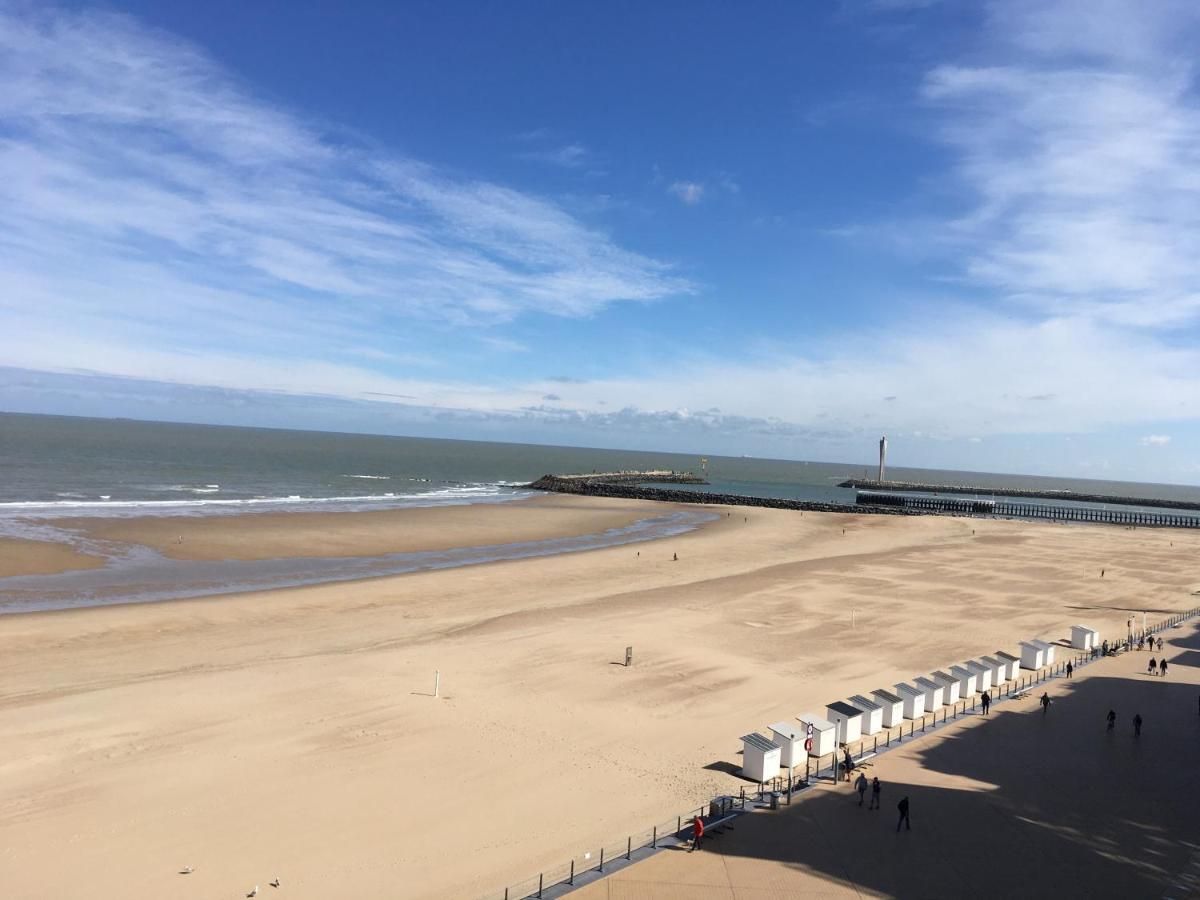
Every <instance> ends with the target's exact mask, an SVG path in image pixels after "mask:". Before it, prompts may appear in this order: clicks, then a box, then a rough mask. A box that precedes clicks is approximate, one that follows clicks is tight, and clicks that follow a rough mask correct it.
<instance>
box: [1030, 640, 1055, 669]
mask: <svg viewBox="0 0 1200 900" xmlns="http://www.w3.org/2000/svg"><path fill="white" fill-rule="evenodd" d="M1029 643H1031V644H1033V646H1035V647H1037V648H1038V649H1039V650H1041V651H1042V653H1043V654H1045V662H1044V663H1043V665H1047V666H1052V665H1054V649H1055V647H1054V645H1053V644H1048V643H1046V642H1045V641H1042V640H1038V639H1037V638H1034V639H1033V640H1032V641H1030V642H1029Z"/></svg>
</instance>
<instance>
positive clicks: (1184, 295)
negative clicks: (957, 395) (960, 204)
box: [924, 0, 1200, 327]
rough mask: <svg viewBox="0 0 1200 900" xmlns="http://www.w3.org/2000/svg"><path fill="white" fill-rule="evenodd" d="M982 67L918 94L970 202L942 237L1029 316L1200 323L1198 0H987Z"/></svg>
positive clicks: (946, 77)
mask: <svg viewBox="0 0 1200 900" xmlns="http://www.w3.org/2000/svg"><path fill="white" fill-rule="evenodd" d="M988 9H989V11H990V17H989V30H988V32H987V34H988V37H989V38H990V39H991V44H990V46H988V49H987V51H985V52H984V53H982V54H981V55H983V56H986V57H987V59H988V63H987V64H986V65H979V64H948V65H943V66H940V67H937V68H935V69H934V70H932V71H931V72H930V73H929V75H928V78H927V79H926V82H925V85H924V96H925V98H926V100H927V101H928V102H929V103H930V104H931V105H932V106H933V108H934V109H936V110H938V111H940V112H943V113H945V118H944V120H943V124H942V126H941V128H940V131H939V134H940V136H941V138H942V139H943V140H944V141H945V142H946V143H947V144H948V145H949V146H950V147H951V148H952V149H953V150H954V151H956V152H957V153H958V154H959V155H960V163H959V165H958V167H957V173H958V175H959V177H960V179H961V182H962V185H963V186H964V187H965V188H966V189H967V191H968V192H969V195H973V196H974V197H975V198H976V201H977V202H976V204H975V206H974V208H973V209H972V210H971V211H970V213H969V214H968V215H966V216H964V217H962V218H960V219H959V220H958V221H956V222H954V223H953V225H952V226H951V227H950V228H949V229H948V230H946V231H945V232H944V233H943V235H942V237H943V239H945V240H947V241H948V242H950V245H951V246H952V247H953V248H954V250H955V252H956V253H958V254H962V255H963V256H964V257H965V260H966V263H965V265H966V271H967V274H968V275H969V276H971V277H972V278H973V279H974V280H976V281H978V282H981V283H984V284H987V285H991V286H995V287H997V288H999V289H1000V290H1001V291H1003V292H1004V293H1006V294H1007V295H1008V296H1009V297H1010V298H1011V299H1013V300H1016V301H1019V302H1021V303H1022V304H1024V305H1026V306H1027V307H1028V308H1030V309H1033V310H1036V311H1039V312H1041V313H1045V314H1051V315H1086V316H1090V317H1095V318H1099V319H1105V320H1108V321H1111V322H1114V323H1118V324H1121V325H1128V326H1134V327H1179V326H1182V325H1186V324H1189V323H1191V322H1194V321H1196V320H1197V319H1198V318H1200V174H1198V173H1200V105H1198V104H1197V100H1196V94H1195V90H1194V88H1195V72H1194V67H1193V62H1192V58H1193V53H1192V49H1191V45H1190V44H1189V43H1188V42H1186V41H1181V40H1180V36H1181V35H1184V34H1189V33H1190V34H1191V35H1192V36H1193V37H1195V36H1196V30H1195V29H1196V25H1197V24H1198V23H1200V18H1198V15H1197V9H1198V8H1197V7H1195V6H1194V5H1192V6H1191V7H1190V8H1189V7H1185V6H1183V5H1180V4H1174V3H1163V4H1149V5H1136V4H1128V3H1120V2H1100V3H1095V2H1087V3H1082V2H1060V3H1044V2H1040V0H1039V2H1027V0H1011V2H1009V0H1006V2H1003V3H993V4H991V5H990V6H989V7H988Z"/></svg>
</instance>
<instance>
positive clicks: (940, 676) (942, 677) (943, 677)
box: [933, 669, 958, 682]
mask: <svg viewBox="0 0 1200 900" xmlns="http://www.w3.org/2000/svg"><path fill="white" fill-rule="evenodd" d="M933 680H934V681H953V682H957V681H958V679H957V678H955V677H953V676H952V675H948V674H947V673H945V672H943V671H942V670H941V669H938V670H937V671H936V672H934V673H933Z"/></svg>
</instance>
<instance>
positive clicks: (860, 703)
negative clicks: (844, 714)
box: [850, 694, 883, 709]
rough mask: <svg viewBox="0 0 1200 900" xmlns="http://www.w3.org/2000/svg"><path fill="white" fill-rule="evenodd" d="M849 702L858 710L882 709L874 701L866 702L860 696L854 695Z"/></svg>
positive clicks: (864, 698)
mask: <svg viewBox="0 0 1200 900" xmlns="http://www.w3.org/2000/svg"><path fill="white" fill-rule="evenodd" d="M850 702H851V703H853V704H854V705H855V706H857V707H859V708H860V709H883V707H882V706H880V705H879V704H878V703H876V702H875V701H874V700H868V699H867V698H866V697H864V696H863V695H862V694H855V695H854V696H853V697H851V698H850Z"/></svg>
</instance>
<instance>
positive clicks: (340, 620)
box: [0, 497, 1200, 898]
mask: <svg viewBox="0 0 1200 900" xmlns="http://www.w3.org/2000/svg"><path fill="white" fill-rule="evenodd" d="M662 509H663V507H661V506H657V505H653V504H648V503H638V502H630V501H617V502H612V501H602V500H594V499H585V498H576V497H556V498H547V499H546V500H537V501H533V502H522V503H512V504H506V505H499V506H494V507H461V508H457V509H453V510H411V511H405V512H406V514H407V515H406V516H405V520H404V521H405V525H404V527H403V528H400V527H398V526H397V525H396V524H395V523H394V522H392V521H389V520H387V519H385V518H383V517H378V518H375V519H372V518H369V517H370V516H372V515H373V514H347V515H352V516H358V518H353V519H351V518H345V519H342V518H339V519H338V520H336V521H338V522H339V524H338V525H337V526H336V527H335V526H334V525H333V522H334V521H335V520H333V519H331V518H330V517H328V516H323V517H321V518H320V520H319V521H312V522H303V521H302V520H301V519H296V520H294V521H295V523H296V524H295V526H294V528H293V525H292V524H290V521H291V520H283V521H271V522H268V521H267V519H268V518H269V517H261V520H260V518H259V517H244V518H243V519H242V520H241V521H239V522H237V524H236V527H235V528H233V529H231V530H230V529H229V527H228V523H226V524H225V525H222V526H221V527H220V528H218V526H215V525H213V526H208V525H205V526H204V527H202V528H200V529H195V528H194V527H193V526H194V524H195V521H197V520H192V524H191V525H190V526H189V531H188V532H187V533H186V534H185V541H184V543H183V544H182V545H179V544H178V543H177V544H176V546H177V547H181V548H183V549H182V550H180V551H178V552H186V553H189V554H191V553H195V554H201V555H202V557H201V558H225V557H224V555H225V554H231V553H236V552H240V553H245V554H252V555H251V556H249V557H245V558H261V557H260V556H254V555H253V554H270V555H278V554H293V553H294V554H305V553H311V550H312V548H313V547H316V546H321V547H325V548H329V547H338V548H341V549H339V550H338V551H337V552H349V550H348V549H347V548H355V547H357V548H363V547H366V546H371V547H378V546H407V547H434V546H460V545H463V544H465V543H471V542H477V541H491V540H492V538H491V537H489V535H495V534H500V535H508V536H509V537H507V538H504V539H508V540H520V539H523V538H521V537H519V535H527V536H528V535H543V534H546V533H548V530H554V533H559V534H570V533H574V534H582V533H590V532H591V531H593V530H595V529H596V528H598V527H613V526H612V525H604V526H602V525H600V524H599V523H602V522H609V523H619V522H628V521H630V520H632V519H635V518H637V517H640V516H648V515H656V514H659V513H661V512H662ZM714 511H715V512H717V513H718V514H719V515H720V516H721V518H720V519H719V520H718V521H716V522H714V523H713V524H711V525H707V526H704V527H702V528H700V529H699V530H697V531H695V532H692V533H690V534H687V535H684V536H680V537H673V538H667V539H663V540H659V541H655V542H650V543H642V544H638V545H631V546H626V547H615V548H610V549H603V550H596V551H591V552H585V553H575V554H565V555H561V556H554V557H548V558H543V559H533V560H521V561H510V562H502V563H493V564H488V565H481V566H471V567H465V568H461V569H454V570H446V571H438V572H423V573H415V574H411V575H404V576H397V577H390V578H381V579H373V580H371V581H367V582H360V583H353V584H337V585H328V586H315V587H307V588H297V589H290V590H279V591H271V592H260V593H255V594H251V595H243V596H236V595H235V596H225V597H218V598H209V599H203V600H193V601H178V602H169V603H159V604H146V605H139V606H122V607H109V608H103V609H82V610H71V611H65V612H57V613H37V614H27V615H14V616H3V617H0V678H2V679H3V680H2V683H3V689H2V690H0V733H3V734H4V735H5V738H6V740H5V746H6V749H7V751H8V752H7V753H6V754H5V755H4V758H3V760H2V761H0V775H2V776H3V777H2V778H0V884H3V885H4V892H5V896H6V897H19V898H33V897H38V898H44V897H78V896H85V895H86V896H89V897H96V898H107V897H114V898H115V897H129V896H149V895H154V894H158V895H163V894H165V895H169V896H177V897H185V898H186V897H193V896H194V897H238V896H244V895H245V893H246V892H247V891H248V890H249V889H250V888H251V887H253V886H254V885H256V884H257V885H260V896H261V892H262V891H263V890H269V889H268V888H267V886H266V885H267V882H269V881H270V880H271V879H272V878H274V877H275V876H278V877H279V878H280V879H281V880H282V882H283V885H284V888H281V889H280V895H281V896H282V891H283V890H284V889H286V891H287V893H288V895H290V896H296V897H312V898H327V897H331V896H347V895H351V894H354V895H356V896H362V897H385V896H386V897H475V896H481V895H484V894H489V893H495V894H497V895H499V894H502V891H503V887H504V885H505V884H508V883H515V882H516V881H518V880H521V879H524V878H527V877H528V876H529V875H531V874H534V873H536V872H537V871H538V870H539V868H542V867H546V866H550V865H555V864H558V863H559V862H560V861H562V860H565V859H567V858H569V857H570V856H571V855H573V854H577V853H579V852H581V851H582V850H584V849H586V848H588V847H593V846H599V845H600V844H601V843H603V842H610V841H612V840H613V838H614V836H620V835H624V834H627V833H629V832H630V831H631V830H635V829H638V828H640V827H642V826H644V825H647V824H649V823H652V822H656V821H659V820H660V819H662V818H663V817H664V816H666V815H672V814H674V813H675V812H676V811H680V810H683V809H686V808H688V807H690V806H694V805H698V804H699V803H701V802H703V801H705V800H706V799H707V798H708V797H709V796H711V795H712V794H715V793H717V792H719V791H721V790H728V789H730V788H733V789H734V790H735V792H736V787H737V786H738V785H740V784H741V782H739V781H738V780H737V779H736V778H734V777H733V776H731V775H729V774H726V773H725V772H723V771H721V770H720V767H719V766H718V767H716V768H705V767H706V766H710V765H712V764H714V763H724V764H729V763H734V764H736V762H737V759H738V757H737V756H736V753H737V751H738V750H739V749H740V745H739V742H738V741H737V738H738V736H739V735H741V734H743V733H745V732H746V731H749V730H753V729H756V728H762V727H763V726H764V725H766V724H767V723H768V722H771V721H776V720H778V719H779V718H785V717H790V716H793V715H796V714H798V713H800V712H803V711H806V710H810V709H814V710H815V709H819V708H820V707H823V705H824V704H825V703H826V702H827V701H829V700H832V699H836V698H839V697H843V696H845V695H847V694H849V693H853V692H858V691H862V690H869V689H872V688H875V687H879V686H883V685H885V684H891V683H892V682H894V681H896V680H899V679H901V678H908V677H911V676H912V675H914V674H916V673H919V672H928V671H930V670H932V669H933V668H937V667H940V666H943V665H947V664H950V663H953V662H957V661H960V660H962V659H965V658H966V657H967V656H973V655H978V654H980V653H983V652H990V651H992V650H995V649H996V648H998V647H1006V646H1012V645H1015V642H1016V641H1017V640H1018V639H1023V638H1027V637H1030V636H1033V635H1043V636H1046V637H1047V638H1055V637H1059V636H1061V635H1062V634H1063V633H1064V632H1065V630H1066V628H1067V626H1069V625H1070V624H1071V623H1074V622H1076V621H1084V622H1087V623H1089V624H1091V625H1092V626H1094V627H1096V628H1099V629H1100V630H1101V631H1103V632H1107V633H1109V634H1116V633H1118V632H1123V631H1124V629H1125V621H1126V619H1127V617H1128V615H1129V614H1130V612H1131V611H1136V612H1138V613H1139V614H1140V612H1141V611H1142V610H1147V611H1149V614H1150V617H1151V619H1153V618H1154V617H1156V616H1157V617H1162V616H1165V615H1166V614H1168V613H1169V612H1172V611H1176V610H1181V609H1184V608H1187V607H1190V606H1192V605H1194V603H1195V600H1194V598H1193V597H1191V596H1190V593H1191V592H1192V591H1193V590H1195V589H1196V588H1197V587H1198V585H1197V580H1198V579H1197V576H1196V574H1195V570H1194V568H1193V566H1192V561H1193V560H1194V559H1195V554H1196V551H1197V549H1200V534H1193V533H1188V532H1181V531H1167V530H1148V529H1147V530H1142V529H1139V530H1127V529H1122V528H1111V527H1094V526H1072V527H1067V526H1059V525H1047V524H1030V523H1022V522H1006V521H985V520H966V519H953V518H943V517H918V518H907V517H906V518H892V517H886V516H862V517H858V516H846V515H832V514H824V515H822V514H815V513H805V514H799V513H795V512H789V511H777V510H760V509H742V508H733V509H728V508H715V510H714ZM452 514H454V515H452ZM364 517H368V518H364ZM274 518H281V517H274ZM324 522H329V523H330V525H329V526H328V527H327V526H325V525H323V524H322V523H324ZM343 525H344V529H345V530H344V531H343ZM86 527H89V528H92V529H94V531H93V532H92V534H93V536H103V537H105V538H106V539H115V538H117V537H118V536H120V537H121V538H122V539H126V540H134V539H136V540H139V541H143V542H145V543H148V544H151V545H152V546H156V547H159V549H161V550H162V551H163V552H164V553H169V552H172V551H171V549H170V546H171V545H170V541H171V529H173V528H175V527H176V524H175V523H171V524H169V525H168V524H166V523H164V522H163V521H161V520H160V521H158V522H150V520H143V521H135V522H133V523H131V524H123V525H120V526H115V525H114V526H111V527H112V528H113V529H117V528H120V529H124V530H123V531H120V532H119V535H118V531H115V530H107V531H106V530H104V529H108V528H109V527H110V526H108V525H104V524H95V523H93V524H92V525H89V526H86ZM206 529H211V531H209V530H206ZM843 531H844V533H843ZM155 534H157V537H156V536H155ZM347 534H349V535H351V536H350V537H347V536H346V535H347ZM175 537H176V539H177V537H178V533H176V535H175ZM156 542H157V543H156ZM372 542H375V543H372ZM404 542H407V543H404ZM326 552H330V551H328V550H327V551H326ZM364 552H365V551H364ZM674 554H678V557H679V558H678V561H674V560H673V558H672V557H673V555H674ZM1101 569H1104V570H1105V576H1104V577H1103V578H1101V577H1100V571H1101ZM852 619H853V621H854V622H855V623H856V624H857V627H852V625H851V623H852ZM627 645H632V646H633V647H634V653H635V665H634V666H633V667H632V668H628V669H627V668H625V667H623V666H621V665H615V664H614V663H616V662H617V661H619V660H621V659H622V658H623V654H624V648H625V647H626V646H627ZM435 669H437V670H440V672H441V696H440V697H439V698H437V699H435V698H434V697H432V696H431V693H432V690H433V677H434V670H435ZM184 866H194V867H195V871H194V872H193V873H192V874H190V875H186V876H183V875H178V874H176V873H177V871H178V870H179V869H180V868H181V867H184Z"/></svg>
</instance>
